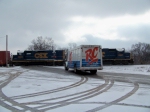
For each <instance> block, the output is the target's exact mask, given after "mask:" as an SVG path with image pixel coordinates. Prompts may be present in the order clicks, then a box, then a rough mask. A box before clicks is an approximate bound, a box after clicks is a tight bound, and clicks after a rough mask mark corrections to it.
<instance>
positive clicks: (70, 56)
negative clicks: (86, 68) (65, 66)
mask: <svg viewBox="0 0 150 112" xmlns="http://www.w3.org/2000/svg"><path fill="white" fill-rule="evenodd" d="M71 61H72V52H71V53H70V55H69V62H70V63H71Z"/></svg>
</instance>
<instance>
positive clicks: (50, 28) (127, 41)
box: [0, 0, 150, 54]
mask: <svg viewBox="0 0 150 112" xmlns="http://www.w3.org/2000/svg"><path fill="white" fill-rule="evenodd" d="M6 35H8V38H9V41H8V43H9V45H8V49H9V51H11V52H12V53H13V54H16V53H17V50H22V51H23V50H25V49H27V47H28V45H30V44H31V41H32V40H33V39H35V38H37V37H38V36H43V37H51V38H53V40H54V42H55V44H56V45H57V46H59V47H66V46H68V43H72V42H74V43H76V44H77V45H81V44H97V45H102V47H103V48H126V49H130V48H131V45H132V44H135V43H138V42H145V43H150V0H0V50H5V49H6V47H5V45H6V44H5V43H6V42H5V37H6Z"/></svg>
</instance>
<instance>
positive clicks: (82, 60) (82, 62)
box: [64, 45, 103, 74]
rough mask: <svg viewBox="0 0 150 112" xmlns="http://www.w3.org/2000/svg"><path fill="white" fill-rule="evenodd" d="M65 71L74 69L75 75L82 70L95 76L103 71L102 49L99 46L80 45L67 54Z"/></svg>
mask: <svg viewBox="0 0 150 112" xmlns="http://www.w3.org/2000/svg"><path fill="white" fill-rule="evenodd" d="M64 66H65V70H69V69H74V72H75V73H78V72H79V71H81V70H84V71H90V72H91V73H92V74H95V73H96V72H97V70H102V69H103V63H102V48H101V46H99V45H80V46H79V47H76V48H74V49H72V50H70V51H67V53H66V61H65V65H64Z"/></svg>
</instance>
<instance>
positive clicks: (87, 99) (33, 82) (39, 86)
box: [0, 65, 150, 112]
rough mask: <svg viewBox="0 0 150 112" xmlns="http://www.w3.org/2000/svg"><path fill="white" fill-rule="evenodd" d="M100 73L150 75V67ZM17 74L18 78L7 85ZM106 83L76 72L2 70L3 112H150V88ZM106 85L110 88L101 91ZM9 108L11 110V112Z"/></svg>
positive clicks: (0, 96)
mask: <svg viewBox="0 0 150 112" xmlns="http://www.w3.org/2000/svg"><path fill="white" fill-rule="evenodd" d="M44 68H52V67H46V66H44ZM54 68H58V69H64V68H63V67H54ZM98 72H110V73H128V74H141V75H150V65H126V66H123V65H120V66H104V68H103V70H99V71H98ZM15 74H18V76H17V77H16V78H14V79H13V80H12V81H10V82H9V83H8V84H6V85H5V86H4V84H5V83H6V82H7V81H8V79H10V77H11V76H13V75H15ZM79 82H80V84H78V83H79ZM105 83H106V80H104V79H100V78H92V77H86V76H78V75H74V74H73V73H70V75H68V74H64V73H62V74H60V73H53V72H44V71H37V70H31V69H27V68H26V69H25V68H22V67H9V68H5V67H1V68H0V86H1V93H0V103H1V104H0V105H2V106H0V112H11V108H12V109H14V110H15V109H16V110H20V111H22V110H23V111H24V109H25V108H26V107H27V110H26V112H32V111H33V110H34V109H37V110H38V111H39V110H40V112H43V111H46V112H95V111H98V112H127V111H132V112H150V85H147V84H140V83H138V84H137V83H128V82H117V81H114V82H113V81H108V84H107V85H106V84H105ZM75 84H76V85H75ZM102 85H106V86H104V88H101V86H102ZM100 88H101V89H100ZM89 90H91V91H89ZM10 99H11V100H10ZM12 100H13V101H12ZM5 106H8V107H11V108H10V110H9V109H8V108H5ZM55 107H57V108H55ZM32 109H33V110H32ZM14 110H12V111H14ZM34 111H35V110H34Z"/></svg>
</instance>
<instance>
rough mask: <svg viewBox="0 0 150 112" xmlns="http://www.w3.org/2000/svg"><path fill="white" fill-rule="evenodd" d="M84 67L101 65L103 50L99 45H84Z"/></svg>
mask: <svg viewBox="0 0 150 112" xmlns="http://www.w3.org/2000/svg"><path fill="white" fill-rule="evenodd" d="M82 67H96V68H97V67H101V51H100V47H99V46H92V45H91V46H90V45H87V46H83V47H82Z"/></svg>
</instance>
